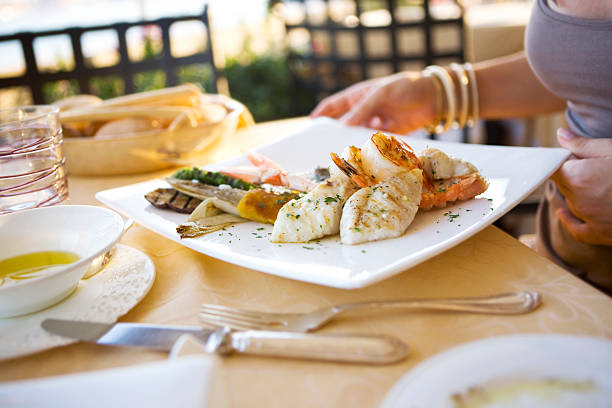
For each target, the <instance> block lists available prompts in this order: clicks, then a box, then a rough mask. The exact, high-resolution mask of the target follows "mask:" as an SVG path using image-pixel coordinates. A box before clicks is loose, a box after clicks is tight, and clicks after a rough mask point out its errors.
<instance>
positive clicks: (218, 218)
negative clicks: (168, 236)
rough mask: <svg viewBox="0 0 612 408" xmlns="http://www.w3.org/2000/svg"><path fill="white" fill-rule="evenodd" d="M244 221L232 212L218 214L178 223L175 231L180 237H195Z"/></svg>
mask: <svg viewBox="0 0 612 408" xmlns="http://www.w3.org/2000/svg"><path fill="white" fill-rule="evenodd" d="M246 221H247V220H245V219H244V218H240V217H238V216H236V215H233V214H219V215H214V216H212V217H206V218H202V219H199V220H197V221H194V222H189V223H187V224H182V225H179V226H178V227H176V232H177V233H178V234H179V235H180V237H181V238H195V237H199V236H201V235H205V234H209V233H211V232H215V231H219V230H220V229H223V228H225V227H229V226H230V225H234V224H238V223H240V222H246Z"/></svg>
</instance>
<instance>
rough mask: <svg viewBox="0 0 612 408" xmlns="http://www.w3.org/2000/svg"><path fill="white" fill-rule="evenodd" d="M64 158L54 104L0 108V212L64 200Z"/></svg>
mask: <svg viewBox="0 0 612 408" xmlns="http://www.w3.org/2000/svg"><path fill="white" fill-rule="evenodd" d="M65 160H66V159H65V158H64V152H63V150H62V127H61V124H60V120H59V109H58V108H57V107H55V106H44V105H38V106H22V107H16V108H7V109H0V214H6V213H11V212H15V211H20V210H25V209H28V208H35V207H43V206H48V205H53V204H57V203H59V202H61V201H63V200H65V199H66V198H67V197H68V183H67V181H66V168H65V165H64V163H65Z"/></svg>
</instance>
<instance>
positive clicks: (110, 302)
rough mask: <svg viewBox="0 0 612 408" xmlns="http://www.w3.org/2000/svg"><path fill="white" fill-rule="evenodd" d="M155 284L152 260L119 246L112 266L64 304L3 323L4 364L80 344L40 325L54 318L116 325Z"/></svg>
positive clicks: (86, 282) (0, 334)
mask: <svg viewBox="0 0 612 408" xmlns="http://www.w3.org/2000/svg"><path fill="white" fill-rule="evenodd" d="M154 280H155V267H154V265H153V262H152V261H151V259H150V258H149V257H148V256H147V255H145V254H143V253H142V252H141V251H139V250H137V249H134V248H131V247H128V246H125V245H121V244H118V245H117V250H116V251H115V254H114V255H113V257H112V258H111V260H110V262H109V263H108V265H106V267H105V268H104V269H102V271H100V272H99V273H98V274H96V275H94V276H93V277H91V278H89V279H87V280H81V281H80V282H79V286H78V287H77V289H76V290H75V291H74V292H73V293H72V294H71V295H70V296H68V297H67V298H66V299H64V300H63V301H62V302H60V303H58V304H56V305H53V306H51V307H49V308H47V309H45V310H41V311H39V312H36V313H31V314H28V315H24V316H19V317H14V318H7V319H0V344H1V345H2V347H0V360H6V359H9V358H14V357H20V356H24V355H27V354H32V353H36V352H39V351H42V350H47V349H50V348H53V347H58V346H63V345H66V344H71V343H75V342H76V341H77V340H74V339H68V338H65V337H60V336H57V335H54V334H50V333H48V332H46V331H45V330H44V329H42V328H41V327H40V323H41V322H42V321H43V320H44V319H47V318H50V317H54V318H58V319H75V320H92V321H97V322H103V323H113V322H115V321H117V319H118V318H119V317H121V316H123V315H124V314H126V313H127V312H128V311H129V310H130V309H131V308H133V307H134V306H136V305H137V304H138V302H140V300H141V299H142V298H143V297H144V296H145V295H146V294H147V292H148V291H149V289H150V288H151V286H152V285H153V281H154Z"/></svg>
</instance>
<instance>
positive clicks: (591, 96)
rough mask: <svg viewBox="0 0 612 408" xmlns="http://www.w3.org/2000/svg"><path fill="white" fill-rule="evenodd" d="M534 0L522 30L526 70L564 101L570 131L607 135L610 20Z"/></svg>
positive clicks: (611, 127)
mask: <svg viewBox="0 0 612 408" xmlns="http://www.w3.org/2000/svg"><path fill="white" fill-rule="evenodd" d="M548 1H550V0H536V2H535V4H534V7H533V11H532V14H531V20H530V22H529V26H528V27H527V32H526V34H525V50H526V53H527V60H528V61H529V64H530V65H531V68H532V69H533V71H534V72H535V74H536V75H537V77H538V78H539V79H540V81H541V82H542V83H543V84H544V86H546V87H547V88H548V89H549V90H550V91H551V92H552V93H554V94H555V95H557V96H559V97H560V98H563V99H565V100H567V101H568V102H567V110H566V116H567V120H568V122H569V125H570V127H571V129H572V130H573V131H574V132H575V133H577V134H579V135H582V136H587V137H612V20H591V19H584V18H577V17H570V16H566V15H564V14H561V13H558V12H557V11H555V10H553V9H551V8H550V7H549V5H548V3H547V2H548Z"/></svg>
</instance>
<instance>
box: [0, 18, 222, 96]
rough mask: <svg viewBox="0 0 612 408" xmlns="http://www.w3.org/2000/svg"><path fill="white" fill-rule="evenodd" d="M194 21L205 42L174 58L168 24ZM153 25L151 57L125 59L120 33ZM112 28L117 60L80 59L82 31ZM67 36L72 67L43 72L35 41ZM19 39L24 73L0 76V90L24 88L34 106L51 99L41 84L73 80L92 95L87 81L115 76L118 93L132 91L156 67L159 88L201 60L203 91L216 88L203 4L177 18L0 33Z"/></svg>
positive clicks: (5, 37)
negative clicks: (157, 47) (156, 46)
mask: <svg viewBox="0 0 612 408" xmlns="http://www.w3.org/2000/svg"><path fill="white" fill-rule="evenodd" d="M194 20H195V21H200V22H202V23H203V25H204V27H205V29H206V46H205V48H204V50H203V51H201V52H197V53H195V54H192V55H189V56H181V57H176V56H173V55H172V52H171V41H170V27H171V26H172V25H173V24H174V23H177V22H183V21H194ZM147 26H155V27H159V31H160V33H161V51H160V52H159V53H156V54H155V55H149V57H148V58H144V59H142V60H140V61H133V60H132V59H130V55H129V53H128V43H127V38H126V37H127V36H126V33H127V32H128V30H129V29H130V28H132V27H147ZM106 30H112V31H114V32H115V33H116V35H117V38H118V53H119V61H118V62H117V64H115V65H111V66H105V67H94V66H91V64H87V63H86V59H85V58H84V55H83V46H82V37H83V35H84V34H86V33H91V32H97V31H106ZM58 35H67V36H69V38H70V44H71V48H72V54H73V59H74V66H73V68H72V69H66V68H65V67H64V68H62V69H60V70H58V71H57V72H46V71H44V70H41V69H40V67H39V64H38V61H37V56H36V53H35V51H34V42H35V40H36V39H39V38H44V37H50V36H58ZM8 41H19V43H20V44H21V48H22V50H23V56H24V61H25V72H24V74H23V75H19V76H12V77H5V78H0V88H10V87H27V88H29V90H30V92H31V96H32V100H33V102H34V103H36V104H44V103H49V102H52V101H50V100H48V99H49V98H48V97H46V96H45V92H44V86H45V84H48V83H52V82H55V81H63V80H69V81H73V83H74V86H76V87H77V88H78V89H76V90H75V93H82V94H87V93H92V80H94V79H95V78H109V77H113V76H116V77H117V81H120V82H121V83H122V84H123V92H121V93H133V92H135V91H137V90H138V89H137V87H136V85H135V76H137V75H138V74H141V73H144V72H149V71H153V70H162V71H163V73H164V76H165V79H164V81H163V83H162V84H161V86H172V85H177V84H178V83H179V80H178V75H177V70H178V69H179V68H181V67H185V66H189V65H193V64H205V65H207V66H209V67H210V69H209V71H210V82H209V84H208V87H209V88H210V89H209V91H212V92H216V91H217V81H218V79H219V74H218V71H217V69H216V66H215V64H214V58H213V46H212V41H211V36H210V25H209V18H208V9H207V7H205V8H204V10H203V12H202V14H201V15H194V16H179V17H170V18H160V19H157V20H143V21H136V22H124V23H116V24H109V25H98V26H91V27H71V28H65V29H61V30H50V31H41V32H22V33H17V34H11V35H3V36H0V42H8Z"/></svg>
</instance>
